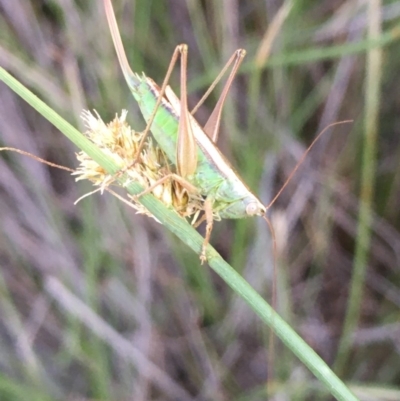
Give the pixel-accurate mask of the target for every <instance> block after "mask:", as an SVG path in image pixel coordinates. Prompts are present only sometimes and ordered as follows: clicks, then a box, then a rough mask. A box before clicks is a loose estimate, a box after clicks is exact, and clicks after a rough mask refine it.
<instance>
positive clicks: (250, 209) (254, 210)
mask: <svg viewBox="0 0 400 401" xmlns="http://www.w3.org/2000/svg"><path fill="white" fill-rule="evenodd" d="M259 211H260V209H259V207H258V204H257V203H256V202H251V203H249V204H248V205H247V206H246V214H247V215H249V216H254V215H255V214H258V213H259Z"/></svg>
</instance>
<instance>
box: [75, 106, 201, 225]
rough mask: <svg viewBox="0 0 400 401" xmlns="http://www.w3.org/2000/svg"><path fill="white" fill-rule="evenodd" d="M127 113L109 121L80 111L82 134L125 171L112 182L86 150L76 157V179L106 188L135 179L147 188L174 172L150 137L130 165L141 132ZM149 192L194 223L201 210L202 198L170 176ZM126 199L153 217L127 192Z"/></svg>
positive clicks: (135, 207)
mask: <svg viewBox="0 0 400 401" xmlns="http://www.w3.org/2000/svg"><path fill="white" fill-rule="evenodd" d="M127 113H128V112H127V111H126V110H123V111H122V112H121V115H120V116H118V115H116V117H115V118H114V120H113V121H111V122H110V123H108V124H106V123H104V121H103V120H102V119H101V117H100V116H99V114H98V113H97V112H96V111H95V115H94V114H92V113H90V112H89V111H86V110H85V111H83V113H82V118H83V120H84V121H85V125H86V127H87V131H86V132H85V135H86V136H87V137H88V138H89V139H90V140H91V141H92V142H93V143H94V144H95V145H97V146H98V147H99V148H100V149H101V150H102V151H103V152H104V153H105V154H106V155H107V156H109V157H110V158H111V159H113V161H114V162H115V164H117V165H118V166H119V167H120V169H121V170H122V171H124V177H126V180H125V181H124V182H123V183H121V182H120V181H115V180H114V178H115V177H113V176H111V175H110V174H108V173H107V172H106V171H105V170H104V169H103V168H102V167H101V166H100V165H99V164H97V163H96V162H95V161H94V160H93V159H91V158H90V157H89V156H88V155H87V154H86V153H85V152H79V153H77V159H78V161H79V163H80V165H79V167H78V168H77V170H76V171H75V172H74V173H73V174H74V175H76V176H77V178H76V181H78V180H83V179H87V180H90V181H92V182H93V183H94V185H96V186H99V187H100V188H102V189H104V188H107V187H108V186H109V185H110V184H111V183H113V184H114V185H119V186H122V187H125V186H127V185H129V183H131V182H133V181H135V182H138V183H139V184H140V185H142V187H143V188H145V189H146V188H149V187H150V186H152V185H153V184H155V183H156V182H157V181H159V180H160V179H162V178H163V177H165V176H167V175H169V174H171V172H173V171H172V170H173V166H172V165H171V164H170V163H169V162H168V159H167V157H166V155H165V153H164V152H163V151H162V150H161V149H160V148H159V147H158V146H156V145H154V144H153V141H152V139H151V138H150V137H149V138H147V139H146V141H145V143H144V147H143V149H142V151H141V153H140V159H139V161H138V162H137V163H135V164H134V165H132V164H133V161H134V160H135V157H136V155H137V150H138V147H139V144H140V141H141V139H142V136H143V135H142V133H140V132H136V131H134V130H132V128H131V127H130V126H129V125H128V123H127V122H126V116H127ZM151 193H152V194H153V195H154V196H155V197H156V198H157V199H159V200H160V201H161V202H163V203H164V204H165V205H166V206H167V207H170V208H173V209H175V210H176V211H177V212H178V213H179V214H180V215H181V216H183V217H192V219H193V221H192V223H193V224H194V222H195V220H196V219H197V217H198V216H199V214H200V212H201V211H202V210H203V199H202V198H201V197H200V196H199V195H197V194H190V193H189V192H188V191H187V190H186V189H185V188H183V187H182V185H181V184H180V183H178V182H177V181H174V180H173V179H171V180H169V179H168V180H166V181H164V182H163V183H161V184H159V185H157V186H155V187H154V188H153V189H152V190H151ZM129 198H130V202H129V203H130V205H131V206H132V207H133V208H134V209H136V210H137V212H138V213H143V214H146V215H148V216H151V217H153V218H154V216H153V215H152V214H151V213H150V212H149V211H148V210H147V209H146V208H145V207H144V206H143V205H142V204H141V203H140V202H139V201H138V200H137V198H136V197H133V196H130V195H129Z"/></svg>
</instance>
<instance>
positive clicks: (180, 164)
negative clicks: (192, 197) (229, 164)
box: [176, 45, 197, 178]
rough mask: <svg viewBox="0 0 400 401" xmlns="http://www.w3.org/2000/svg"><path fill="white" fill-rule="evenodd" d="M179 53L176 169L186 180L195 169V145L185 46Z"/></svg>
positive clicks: (181, 47) (182, 46)
mask: <svg viewBox="0 0 400 401" xmlns="http://www.w3.org/2000/svg"><path fill="white" fill-rule="evenodd" d="M179 49H180V52H181V101H180V103H181V104H180V106H181V107H180V109H181V113H180V116H179V127H178V142H177V149H176V167H177V170H178V173H179V174H180V175H181V176H182V177H184V178H186V177H188V176H190V175H192V174H194V173H195V172H196V169H197V143H196V141H195V138H194V134H193V130H192V126H191V123H190V119H189V116H190V113H189V110H188V106H187V52H188V50H187V45H181V46H179Z"/></svg>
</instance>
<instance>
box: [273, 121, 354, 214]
mask: <svg viewBox="0 0 400 401" xmlns="http://www.w3.org/2000/svg"><path fill="white" fill-rule="evenodd" d="M352 122H353V120H344V121H338V122H336V123H332V124H329V125H328V126H327V127H325V128H324V129H323V130H322V131H321V132H320V133H319V134H318V135H317V137H316V138H315V139H314V140H313V141H312V142H311V145H310V146H309V147H308V148H307V150H306V151H305V152H304V153H303V156H301V158H300V160H299V161H298V162H297V164H296V166H295V168H294V169H293V170H292V172H291V173H290V174H289V177H288V178H287V180H286V181H285V183H284V184H283V185H282V187H281V189H280V190H279V191H278V193H277V194H276V195H275V197H274V198H273V199H272V201H271V202H270V203H269V204H268V205H267V206H266V209H267V210H268V209H269V208H270V207H271V206H272V205H273V204H274V203H275V201H276V200H277V199H278V198H279V196H280V195H281V193H282V192H283V190H284V189H285V188H286V186H287V185H288V184H289V182H290V180H291V179H292V178H293V176H294V175H295V173H296V171H297V170H298V169H299V167H300V166H301V164H302V163H303V161H304V159H305V158H306V157H307V155H308V154H309V153H310V150H311V149H312V148H313V146H314V145H315V144H316V143H317V142H318V140H319V139H320V138H321V136H322V135H323V134H324V133H325V132H326V131H327V130H328V129H329V128H332V127H334V126H335V125H340V124H349V123H352Z"/></svg>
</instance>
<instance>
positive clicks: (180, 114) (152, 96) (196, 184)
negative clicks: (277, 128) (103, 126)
mask: <svg viewBox="0 0 400 401" xmlns="http://www.w3.org/2000/svg"><path fill="white" fill-rule="evenodd" d="M103 1H104V7H105V11H106V16H107V20H108V24H109V27H110V31H111V36H112V39H113V42H114V46H115V49H116V52H117V55H118V59H119V63H120V65H121V68H122V71H123V74H124V76H125V79H126V81H127V83H128V86H129V89H130V90H131V92H132V94H133V97H134V98H135V100H136V101H137V102H138V105H139V108H140V110H141V112H142V114H143V116H144V118H145V120H146V121H147V126H146V129H145V130H144V134H143V141H144V140H145V138H146V136H147V134H148V133H149V132H150V130H151V132H152V134H153V137H154V138H155V140H156V141H157V143H158V145H159V146H160V148H161V149H162V150H163V151H164V152H165V154H166V155H167V157H168V158H169V160H170V162H171V163H172V164H173V165H174V166H176V172H177V173H176V174H171V175H170V176H164V177H163V178H162V179H161V180H160V182H159V183H162V182H165V180H168V179H177V180H178V181H179V182H180V184H181V185H182V186H183V187H184V188H186V190H187V191H188V193H189V194H190V193H197V194H200V195H201V196H202V197H203V199H204V203H203V211H204V218H205V220H206V222H207V226H206V235H205V239H204V244H203V249H202V252H201V255H200V258H201V260H202V261H205V260H206V247H207V244H208V242H209V239H210V235H211V231H212V226H213V220H214V218H217V219H222V218H227V219H240V218H243V217H248V216H261V217H263V218H265V219H266V217H265V214H266V211H267V209H268V208H269V207H270V206H271V205H272V203H273V202H274V201H275V200H276V198H277V197H278V196H279V194H280V193H281V192H282V190H283V189H284V188H285V186H286V184H287V183H288V182H289V181H290V179H291V177H292V176H293V174H294V173H295V172H296V170H297V168H298V167H299V165H300V164H301V162H302V161H303V160H304V157H305V156H306V155H307V153H308V151H309V150H310V149H311V147H312V146H313V144H314V143H315V142H316V141H317V140H318V139H319V137H320V136H321V135H322V134H323V133H324V132H325V130H326V129H327V128H329V127H330V126H328V127H327V128H326V129H325V130H324V131H322V132H321V133H320V134H319V135H318V136H317V137H316V138H315V139H314V141H313V143H312V144H311V145H310V147H309V148H308V150H307V151H306V152H305V154H304V155H303V157H302V158H301V160H300V161H299V163H298V164H297V166H296V167H295V169H294V170H293V171H292V174H291V175H290V176H289V178H288V180H287V181H286V183H285V184H284V185H283V187H282V188H281V190H280V191H279V192H278V194H277V196H276V197H275V198H274V199H273V201H272V202H271V203H270V204H269V205H268V206H264V205H263V204H262V203H261V201H260V200H259V199H258V198H257V197H256V196H255V195H254V194H253V193H252V192H251V191H250V189H249V188H248V187H247V186H246V184H245V183H244V182H243V181H242V179H241V178H240V177H239V175H238V174H237V173H236V172H235V170H234V169H233V167H232V166H231V165H230V163H229V162H228V160H227V159H226V158H225V157H224V156H223V155H222V153H221V152H220V151H219V149H218V147H217V146H216V144H215V142H216V140H217V137H218V132H219V126H220V120H221V113H222V107H223V104H224V101H225V98H226V95H227V93H228V90H229V87H230V86H231V83H232V81H233V79H234V76H235V74H236V72H237V70H238V68H239V65H240V63H241V61H242V59H243V57H244V55H245V51H244V50H241V49H239V50H237V51H236V52H235V54H234V55H233V56H232V57H231V59H230V60H229V61H228V63H227V65H226V66H225V67H224V69H223V70H222V71H221V73H220V74H219V75H218V77H217V79H216V81H215V82H214V84H212V85H211V87H210V89H209V90H208V91H207V92H206V94H205V95H204V96H203V98H202V99H201V100H200V102H199V105H200V104H201V103H202V102H203V101H204V99H205V98H206V97H207V96H208V94H209V93H210V91H211V90H212V89H213V88H214V86H215V84H216V82H218V80H219V79H220V78H221V77H222V75H223V74H224V73H225V72H226V70H227V69H228V68H229V66H230V65H231V64H233V67H232V69H231V72H230V74H229V77H228V79H227V82H226V84H225V86H224V89H223V91H222V95H221V96H220V99H219V100H218V102H217V105H216V107H215V108H214V110H213V112H212V113H211V116H210V118H209V120H208V122H207V123H206V124H205V126H204V128H202V127H200V125H199V124H198V122H197V121H196V120H195V118H194V117H193V116H192V114H193V111H196V110H197V109H198V107H199V105H197V106H196V107H195V108H194V110H193V111H192V113H190V112H189V110H188V105H187V88H186V76H187V72H186V69H187V46H186V45H179V46H177V47H176V49H175V51H174V53H173V56H172V59H171V62H170V65H169V67H168V70H167V73H166V76H165V78H164V82H163V84H162V86H161V88H160V87H158V86H157V84H156V83H155V82H154V81H153V80H152V79H150V78H148V77H146V76H145V75H144V74H142V75H138V74H136V73H134V72H133V71H132V70H131V68H130V66H129V63H128V60H127V57H126V54H125V51H124V47H123V44H122V40H121V36H120V33H119V29H118V25H117V22H116V18H115V14H114V11H113V7H112V4H111V0H103ZM178 57H180V60H181V78H180V81H181V82H180V84H181V93H180V99H178V98H177V96H176V95H175V94H174V92H173V91H172V89H171V88H170V87H169V86H168V81H169V78H170V75H171V72H172V69H173V67H174V65H175V63H176V61H177V59H178ZM332 125H333V124H332ZM138 153H139V152H138ZM136 161H138V160H135V162H136ZM157 184H158V183H155V184H153V185H152V187H151V189H153V187H154V186H155V185H157ZM148 191H149V189H148V190H146V191H145V193H147V192H148ZM140 195H141V194H139V196H140ZM204 218H203V220H204ZM266 220H267V219H266ZM267 222H268V220H267Z"/></svg>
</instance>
